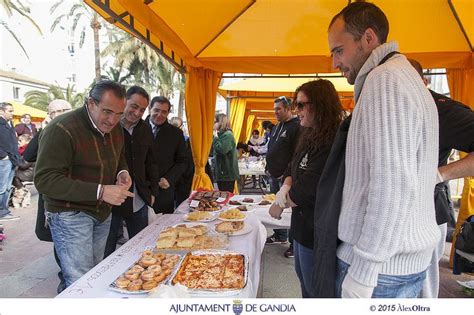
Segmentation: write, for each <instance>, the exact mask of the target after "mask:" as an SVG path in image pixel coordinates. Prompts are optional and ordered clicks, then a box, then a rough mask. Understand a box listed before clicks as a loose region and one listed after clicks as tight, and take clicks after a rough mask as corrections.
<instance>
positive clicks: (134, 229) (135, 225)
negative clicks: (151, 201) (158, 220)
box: [104, 205, 148, 258]
mask: <svg viewBox="0 0 474 315" xmlns="http://www.w3.org/2000/svg"><path fill="white" fill-rule="evenodd" d="M123 220H125V223H126V224H127V231H128V237H129V238H130V239H131V238H132V237H134V236H135V235H137V234H138V233H139V232H140V231H141V230H143V229H144V228H146V227H147V225H148V206H147V205H144V206H143V207H142V208H141V209H140V210H138V211H137V212H134V213H133V214H132V215H131V216H129V217H126V218H124V217H122V216H121V215H119V214H116V213H112V221H111V222H110V231H109V236H108V237H107V243H106V244H105V251H104V258H105V257H107V256H109V255H110V254H112V253H113V252H114V251H115V249H116V248H117V240H118V238H119V231H120V229H121V228H122V222H123Z"/></svg>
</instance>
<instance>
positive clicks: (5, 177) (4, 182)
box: [0, 160, 15, 218]
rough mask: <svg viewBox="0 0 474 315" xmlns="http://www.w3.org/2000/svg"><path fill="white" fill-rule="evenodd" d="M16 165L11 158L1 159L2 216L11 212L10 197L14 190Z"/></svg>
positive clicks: (0, 200) (0, 214) (0, 192)
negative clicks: (9, 208)
mask: <svg viewBox="0 0 474 315" xmlns="http://www.w3.org/2000/svg"><path fill="white" fill-rule="evenodd" d="M14 175H15V167H14V166H13V163H12V162H11V161H10V160H0V218H1V217H4V216H6V215H7V214H9V213H10V210H8V199H10V194H11V192H12V181H13V176H14Z"/></svg>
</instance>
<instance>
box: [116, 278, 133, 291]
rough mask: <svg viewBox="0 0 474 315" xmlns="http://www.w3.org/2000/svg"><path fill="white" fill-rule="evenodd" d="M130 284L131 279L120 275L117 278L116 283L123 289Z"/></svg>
mask: <svg viewBox="0 0 474 315" xmlns="http://www.w3.org/2000/svg"><path fill="white" fill-rule="evenodd" d="M129 284H130V280H128V279H127V278H124V277H120V278H118V279H117V280H115V285H116V286H117V287H119V288H121V289H125V288H126V287H128V285H129Z"/></svg>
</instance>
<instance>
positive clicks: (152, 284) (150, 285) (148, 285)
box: [142, 280, 158, 290]
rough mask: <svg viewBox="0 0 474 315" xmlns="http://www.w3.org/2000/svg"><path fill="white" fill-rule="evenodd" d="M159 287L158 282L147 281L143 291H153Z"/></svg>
mask: <svg viewBox="0 0 474 315" xmlns="http://www.w3.org/2000/svg"><path fill="white" fill-rule="evenodd" d="M157 286H158V282H156V281H153V280H152V281H146V282H144V283H143V285H142V289H143V290H151V289H154V288H156V287H157Z"/></svg>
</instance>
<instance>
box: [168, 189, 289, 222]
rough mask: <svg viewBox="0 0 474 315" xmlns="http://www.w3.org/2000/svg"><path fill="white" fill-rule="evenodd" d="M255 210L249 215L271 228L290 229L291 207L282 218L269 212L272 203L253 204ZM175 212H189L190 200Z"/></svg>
mask: <svg viewBox="0 0 474 315" xmlns="http://www.w3.org/2000/svg"><path fill="white" fill-rule="evenodd" d="M245 197H249V198H256V197H261V195H245ZM233 207H236V206H232V205H226V206H224V207H223V208H222V209H223V210H227V209H229V208H233ZM253 207H254V209H255V211H254V212H252V213H249V217H251V216H253V217H256V218H258V219H259V220H260V221H261V222H262V223H263V225H265V227H267V228H270V229H289V228H290V224H291V208H287V209H285V210H284V211H283V213H282V215H281V220H277V219H274V218H272V217H271V216H270V214H269V213H268V209H270V205H268V206H253ZM174 213H182V214H185V213H189V201H188V200H185V201H184V202H183V203H181V204H180V205H179V207H178V208H176V210H175V211H174Z"/></svg>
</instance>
